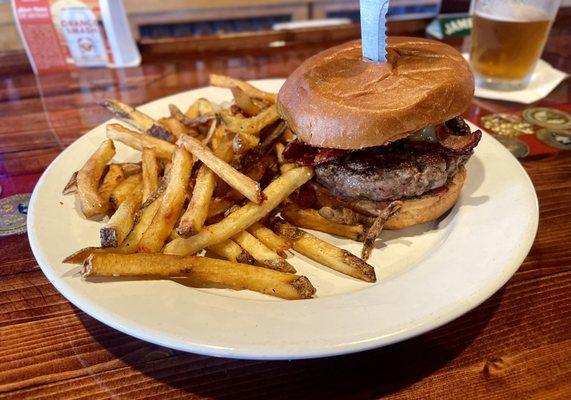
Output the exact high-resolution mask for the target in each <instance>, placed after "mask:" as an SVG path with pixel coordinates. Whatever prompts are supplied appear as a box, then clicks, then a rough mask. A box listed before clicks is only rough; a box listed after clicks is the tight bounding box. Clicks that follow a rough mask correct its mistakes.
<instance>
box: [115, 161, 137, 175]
mask: <svg viewBox="0 0 571 400" xmlns="http://www.w3.org/2000/svg"><path fill="white" fill-rule="evenodd" d="M117 165H120V166H121V169H122V170H123V175H125V178H126V177H128V176H131V175H135V174H138V173H140V172H141V170H142V167H141V163H132V162H126V163H118V164H117Z"/></svg>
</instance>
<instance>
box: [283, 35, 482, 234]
mask: <svg viewBox="0 0 571 400" xmlns="http://www.w3.org/2000/svg"><path fill="white" fill-rule="evenodd" d="M473 93H474V78H473V76H472V73H471V71H470V67H469V65H468V63H467V62H466V61H465V60H464V58H463V57H462V55H461V54H460V53H458V52H457V51H456V50H454V49H453V48H452V47H450V46H447V45H445V44H443V43H440V42H436V41H432V40H428V39H419V38H407V37H391V38H388V40H387V63H374V62H370V61H368V60H364V59H363V58H362V52H361V44H360V41H353V42H349V43H346V44H343V45H340V46H337V47H333V48H331V49H328V50H326V51H324V52H322V53H319V54H317V55H315V56H314V57H312V58H309V59H308V60H306V61H305V62H304V63H303V64H302V65H301V66H300V67H299V68H297V69H296V70H295V71H294V72H293V74H292V75H291V76H290V77H289V78H288V79H287V81H286V82H285V84H284V85H283V87H282V89H281V90H280V92H279V94H278V99H277V108H278V112H279V114H280V115H281V117H282V118H283V119H284V120H285V121H286V123H287V124H288V126H289V127H290V129H291V130H292V131H293V132H294V133H295V134H296V135H297V140H296V141H294V142H291V143H290V144H289V145H288V146H287V147H286V149H285V151H284V157H285V158H286V159H289V160H290V161H292V160H293V161H296V162H297V163H299V164H301V165H312V166H314V167H315V178H314V181H313V182H312V185H311V186H312V188H313V190H314V191H315V194H316V198H317V205H318V206H322V207H323V206H326V208H327V209H328V210H329V211H331V210H332V209H334V208H335V207H338V208H339V209H343V210H352V211H354V212H356V213H358V215H359V216H360V217H365V220H367V219H366V218H368V221H370V222H374V223H373V225H375V224H376V225H377V227H378V226H379V225H380V228H382V227H383V225H384V227H385V228H388V229H400V228H405V227H408V226H411V225H415V224H420V223H425V222H428V221H432V220H434V219H436V218H438V217H440V216H441V215H442V214H444V213H445V212H446V211H447V210H449V209H450V208H451V207H452V206H453V205H454V203H455V202H456V200H457V199H458V196H459V194H460V189H461V187H462V185H463V183H464V179H465V176H466V173H465V168H464V165H465V163H466V161H467V160H468V159H469V158H470V156H471V154H472V153H473V149H474V147H475V146H476V145H477V144H478V142H479V140H480V138H481V132H480V131H476V132H470V128H469V127H468V125H467V124H466V123H465V122H464V120H463V119H462V117H461V116H460V115H461V114H462V113H463V112H464V111H466V110H467V108H468V107H469V105H470V102H471V100H472V97H473ZM331 206H333V208H331ZM380 228H378V231H379V232H380Z"/></svg>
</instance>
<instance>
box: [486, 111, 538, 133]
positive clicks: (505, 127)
mask: <svg viewBox="0 0 571 400" xmlns="http://www.w3.org/2000/svg"><path fill="white" fill-rule="evenodd" d="M480 123H481V125H482V127H483V128H485V129H487V130H489V131H492V132H494V133H496V134H498V135H502V136H519V135H532V134H533V126H532V125H531V124H530V123H529V122H527V121H524V120H523V119H521V118H520V117H518V116H515V115H510V114H490V115H484V116H483V117H482V118H481V119H480Z"/></svg>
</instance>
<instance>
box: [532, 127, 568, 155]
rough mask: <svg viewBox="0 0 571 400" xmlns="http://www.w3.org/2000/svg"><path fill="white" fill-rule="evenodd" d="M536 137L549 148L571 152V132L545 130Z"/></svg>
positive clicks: (539, 131)
mask: <svg viewBox="0 0 571 400" xmlns="http://www.w3.org/2000/svg"><path fill="white" fill-rule="evenodd" d="M535 136H536V137H537V138H538V139H539V140H541V141H542V142H543V143H545V144H546V145H548V146H551V147H555V148H556V149H561V150H571V131H564V130H563V129H547V128H543V129H540V130H538V131H537V132H536V133H535Z"/></svg>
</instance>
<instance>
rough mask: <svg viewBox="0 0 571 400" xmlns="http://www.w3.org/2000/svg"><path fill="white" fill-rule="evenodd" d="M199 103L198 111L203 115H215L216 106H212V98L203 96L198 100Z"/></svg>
mask: <svg viewBox="0 0 571 400" xmlns="http://www.w3.org/2000/svg"><path fill="white" fill-rule="evenodd" d="M196 102H197V103H198V112H199V114H200V115H201V116H202V115H214V107H212V103H211V102H210V100H208V99H205V98H204V97H201V98H200V99H198V100H196Z"/></svg>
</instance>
